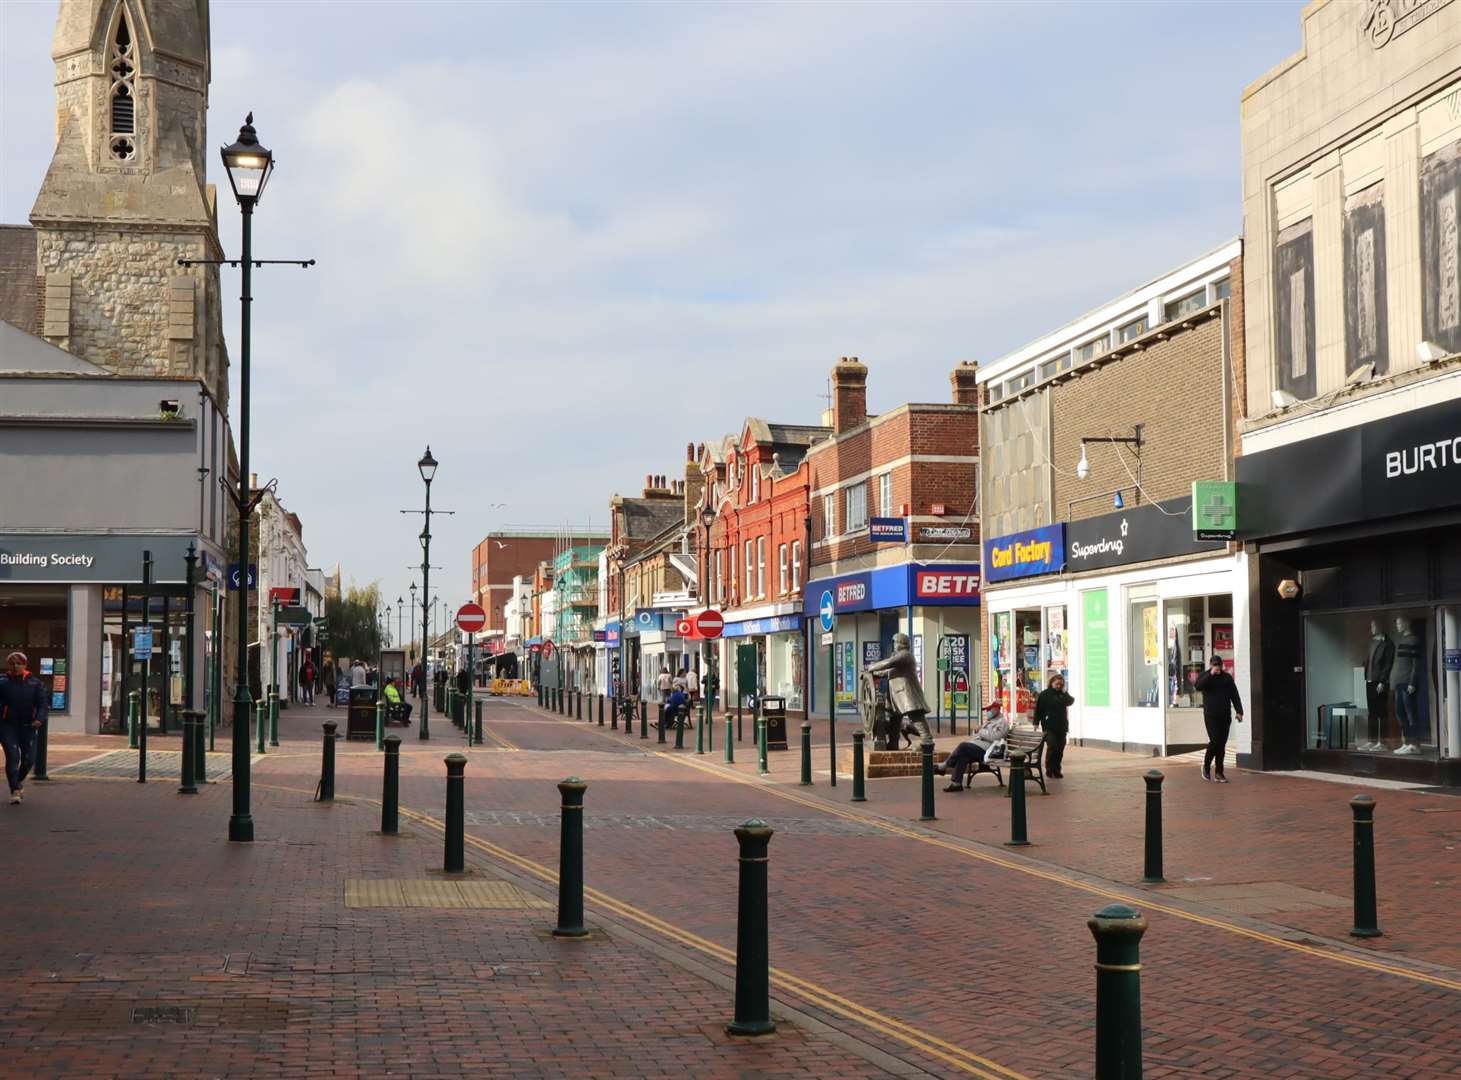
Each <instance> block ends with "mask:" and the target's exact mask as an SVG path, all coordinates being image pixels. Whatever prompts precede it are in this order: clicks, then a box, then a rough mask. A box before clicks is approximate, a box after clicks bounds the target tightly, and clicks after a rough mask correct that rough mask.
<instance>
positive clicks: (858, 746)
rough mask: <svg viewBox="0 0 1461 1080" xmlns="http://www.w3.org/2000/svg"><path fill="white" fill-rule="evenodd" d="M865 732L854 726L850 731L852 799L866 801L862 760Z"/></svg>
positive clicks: (865, 778) (865, 781) (864, 771)
mask: <svg viewBox="0 0 1461 1080" xmlns="http://www.w3.org/2000/svg"><path fill="white" fill-rule="evenodd" d="M866 738H867V732H865V731H863V730H862V728H854V729H853V732H852V801H853V802H867V775H866V767H865V766H864V765H863V762H862V741H863V740H864V739H866Z"/></svg>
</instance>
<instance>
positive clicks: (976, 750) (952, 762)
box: [933, 701, 1010, 791]
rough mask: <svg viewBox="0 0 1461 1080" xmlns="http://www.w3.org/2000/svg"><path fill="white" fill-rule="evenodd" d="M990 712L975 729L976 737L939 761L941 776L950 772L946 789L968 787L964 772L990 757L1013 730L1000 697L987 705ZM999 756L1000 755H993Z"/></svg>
mask: <svg viewBox="0 0 1461 1080" xmlns="http://www.w3.org/2000/svg"><path fill="white" fill-rule="evenodd" d="M984 712H985V713H986V714H987V719H985V721H984V724H983V726H982V727H980V729H979V730H978V731H976V732H975V733H974V737H973V738H972V739H970V740H969V741H968V742H961V743H960V744H959V745H958V746H956V747H955V748H954V752H953V753H952V754H950V755H949V756H948V757H947V758H945V759H944V761H943V764H941V765H935V766H934V767H933V771H934V772H936V773H938V774H939V775H940V776H949V777H950V779H949V786H948V787H946V788H944V790H945V791H963V790H964V772H965V770H967V769H968V768H969V766H970V765H975V764H977V763H979V762H981V761H988V760H989V759H990V757H991V754H992V751H993V750H994V748H995V747H996V746H998V745H1000V744H1002V743H1003V742H1004V739H1005V736H1006V735H1008V734H1009V733H1010V722H1009V721H1008V720H1007V719H1005V715H1004V708H1003V707H1002V706H1001V705H1000V703H999V702H998V701H992V702H990V703H989V704H988V705H986V706H984ZM993 756H998V755H993Z"/></svg>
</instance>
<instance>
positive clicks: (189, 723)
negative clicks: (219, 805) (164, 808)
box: [178, 712, 198, 795]
mask: <svg viewBox="0 0 1461 1080" xmlns="http://www.w3.org/2000/svg"><path fill="white" fill-rule="evenodd" d="M182 758H183V760H182V777H181V783H180V784H179V786H178V794H179V795H196V794H198V785H197V784H196V783H194V781H193V714H192V713H191V712H184V713H183V754H182Z"/></svg>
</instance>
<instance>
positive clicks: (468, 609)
mask: <svg viewBox="0 0 1461 1080" xmlns="http://www.w3.org/2000/svg"><path fill="white" fill-rule="evenodd" d="M486 625H487V613H486V612H485V611H483V610H482V605H481V604H473V603H466V604H463V605H462V606H461V607H459V608H457V628H458V629H459V630H462V631H464V632H466V633H468V634H475V633H476V632H477V631H478V630H480V629H482V627H484V626H486Z"/></svg>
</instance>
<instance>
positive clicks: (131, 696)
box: [127, 690, 137, 750]
mask: <svg viewBox="0 0 1461 1080" xmlns="http://www.w3.org/2000/svg"><path fill="white" fill-rule="evenodd" d="M127 749H128V750H136V749H137V691H136V690H133V691H131V692H130V693H128V694H127Z"/></svg>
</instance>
